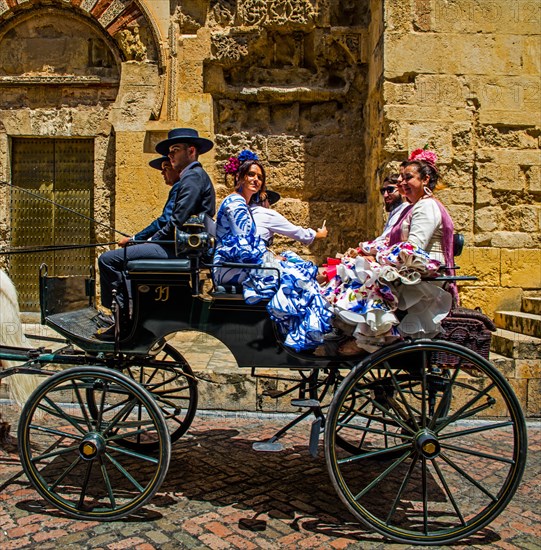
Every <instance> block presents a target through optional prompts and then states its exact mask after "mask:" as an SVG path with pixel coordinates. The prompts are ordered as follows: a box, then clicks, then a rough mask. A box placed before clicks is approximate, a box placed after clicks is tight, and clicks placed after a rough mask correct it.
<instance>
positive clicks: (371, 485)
mask: <svg viewBox="0 0 541 550" xmlns="http://www.w3.org/2000/svg"><path fill="white" fill-rule="evenodd" d="M410 456H411V452H410V451H407V452H405V453H404V454H403V455H402V456H401V457H400V458H399V459H398V460H395V462H394V463H393V464H391V465H390V466H389V467H388V468H387V469H386V470H384V471H383V472H382V473H381V474H380V475H379V476H377V477H376V478H374V480H373V481H372V482H371V483H369V484H368V485H367V486H366V487H365V488H364V489H363V490H362V491H361V492H360V493H358V494H357V495H356V496H355V500H359V499H360V498H361V497H363V496H364V495H366V493H368V492H369V491H370V490H372V489H373V488H374V487H375V486H376V485H377V484H378V483H380V481H383V480H384V479H385V478H386V477H387V476H388V475H389V474H390V473H391V472H392V471H393V470H394V469H395V468H397V467H398V466H400V464H402V462H404V460H406V459H407V458H409V457H410Z"/></svg>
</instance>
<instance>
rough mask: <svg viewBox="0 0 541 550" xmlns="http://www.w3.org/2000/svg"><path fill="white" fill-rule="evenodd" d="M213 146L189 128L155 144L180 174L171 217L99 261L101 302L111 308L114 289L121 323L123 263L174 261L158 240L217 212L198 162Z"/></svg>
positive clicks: (105, 336) (103, 335)
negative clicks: (138, 240)
mask: <svg viewBox="0 0 541 550" xmlns="http://www.w3.org/2000/svg"><path fill="white" fill-rule="evenodd" d="M213 146H214V144H213V142H212V141H211V140H209V139H206V138H202V137H199V134H198V133H197V131H196V130H193V129H192V128H175V129H173V130H171V131H170V132H169V134H168V136H167V139H165V140H163V141H161V142H159V143H158V144H157V145H156V151H157V152H158V153H160V154H161V155H163V156H167V157H168V158H169V160H170V161H171V165H172V167H173V169H174V170H175V171H177V172H178V173H179V175H180V177H179V180H178V182H177V183H178V190H177V193H176V196H175V200H174V204H173V208H172V212H171V216H170V218H169V219H168V220H167V221H166V222H165V224H164V225H163V227H161V228H159V229H158V230H157V231H155V232H154V234H152V235H150V237H147V238H148V241H147V242H146V243H142V244H135V245H133V246H127V247H126V249H125V250H111V251H109V252H105V253H104V254H102V255H101V256H100V257H99V259H98V266H99V270H100V288H101V303H102V305H103V306H104V307H106V308H108V309H111V308H112V305H113V290H116V292H117V294H116V300H117V302H118V305H119V308H120V313H121V322H122V321H125V320H126V319H127V318H128V316H129V308H128V305H129V304H128V300H129V298H128V291H127V281H126V279H125V277H124V273H123V269H124V263H125V261H128V260H140V259H167V258H174V257H175V249H174V246H173V245H172V244H166V243H163V244H162V243H160V242H159V241H173V240H174V230H175V227H178V228H181V227H182V226H183V225H184V223H185V222H186V220H187V219H188V218H189V217H190V216H193V215H195V214H201V213H206V214H208V215H209V216H211V217H213V216H214V214H215V213H216V195H215V192H214V187H213V185H212V182H211V180H210V177H209V176H208V174H207V173H206V172H205V170H204V169H203V167H202V166H201V163H200V162H199V160H198V158H199V155H200V154H203V153H206V152H208V151H210V150H211V149H212V147H213ZM151 225H152V224H151ZM149 227H150V226H149ZM124 244H126V243H124ZM96 337H97V338H99V339H102V340H112V339H113V338H114V331H113V330H112V329H111V330H109V329H105V330H103V329H100V330H99V331H98V332H97V333H96Z"/></svg>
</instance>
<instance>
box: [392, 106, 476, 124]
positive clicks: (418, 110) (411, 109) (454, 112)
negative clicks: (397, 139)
mask: <svg viewBox="0 0 541 550" xmlns="http://www.w3.org/2000/svg"><path fill="white" fill-rule="evenodd" d="M383 112H384V114H385V117H386V119H387V120H400V121H402V122H405V121H411V122H414V123H416V124H418V123H419V121H434V122H439V123H442V122H443V123H446V122H448V123H452V122H457V121H460V122H468V121H469V120H470V118H471V116H470V114H469V113H468V112H467V111H465V110H464V109H457V108H456V107H449V106H446V105H443V106H442V107H437V106H430V105H429V106H424V105H420V106H410V105H385V106H384V107H383Z"/></svg>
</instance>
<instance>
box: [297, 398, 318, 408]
mask: <svg viewBox="0 0 541 550" xmlns="http://www.w3.org/2000/svg"><path fill="white" fill-rule="evenodd" d="M291 406H292V407H319V406H320V404H319V401H318V400H317V399H292V400H291Z"/></svg>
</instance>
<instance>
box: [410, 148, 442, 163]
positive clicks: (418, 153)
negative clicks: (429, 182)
mask: <svg viewBox="0 0 541 550" xmlns="http://www.w3.org/2000/svg"><path fill="white" fill-rule="evenodd" d="M412 160H424V161H425V162H428V164H432V166H434V167H435V166H436V162H437V161H438V156H437V155H436V153H434V152H433V151H428V150H427V149H415V151H412V152H411V155H410V156H409V157H408V161H412Z"/></svg>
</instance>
